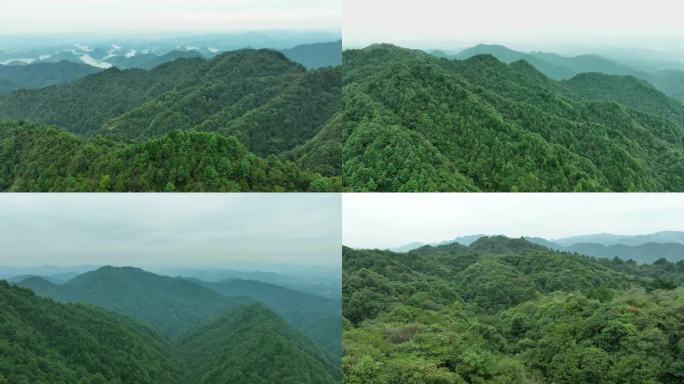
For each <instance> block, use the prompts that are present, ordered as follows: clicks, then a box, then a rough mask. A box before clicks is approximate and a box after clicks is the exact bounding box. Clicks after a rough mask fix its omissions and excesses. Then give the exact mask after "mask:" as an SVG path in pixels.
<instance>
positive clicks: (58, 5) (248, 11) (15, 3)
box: [0, 0, 342, 34]
mask: <svg viewBox="0 0 684 384" xmlns="http://www.w3.org/2000/svg"><path fill="white" fill-rule="evenodd" d="M0 6H1V8H2V12H0V34H15V33H19V34H25V33H46V32H48V33H64V32H88V31H90V32H98V33H102V32H106V31H110V32H117V31H118V32H121V31H123V32H130V31H154V32H159V31H173V32H175V31H201V32H205V31H224V30H227V31H234V30H264V29H294V30H335V31H337V30H339V29H340V23H341V17H342V15H341V13H342V0H191V1H189V0H3V1H2V3H1V5H0Z"/></svg>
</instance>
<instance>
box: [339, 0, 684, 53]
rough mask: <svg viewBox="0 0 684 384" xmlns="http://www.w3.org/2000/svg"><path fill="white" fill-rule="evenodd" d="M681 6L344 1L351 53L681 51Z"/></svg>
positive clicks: (668, 2) (587, 1)
mask: <svg viewBox="0 0 684 384" xmlns="http://www.w3.org/2000/svg"><path fill="white" fill-rule="evenodd" d="M683 14H684V3H682V2H681V1H679V0H650V1H641V0H599V1H597V0H574V1H567V0H563V1H560V0H516V1H503V0H477V1H465V0H460V1H453V0H421V1H394V0H372V1H367V0H345V1H344V15H343V25H344V32H343V36H344V44H345V46H346V47H359V46H366V45H368V44H371V43H377V42H388V43H395V44H399V45H403V46H407V47H413V48H425V47H430V48H445V49H450V48H451V49H453V48H463V47H467V46H470V45H473V44H477V43H489V44H495V43H498V44H507V45H512V46H513V47H514V48H517V49H535V48H536V49H549V48H557V47H558V46H559V45H566V44H569V45H578V44H579V45H581V44H585V45H596V44H601V45H609V46H613V47H617V46H621V47H622V46H624V47H626V46H632V47H633V46H637V47H641V48H656V49H662V48H668V47H680V46H681V43H682V41H684V23H682V15H683Z"/></svg>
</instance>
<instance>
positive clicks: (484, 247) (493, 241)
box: [469, 235, 545, 252]
mask: <svg viewBox="0 0 684 384" xmlns="http://www.w3.org/2000/svg"><path fill="white" fill-rule="evenodd" d="M469 248H470V250H475V251H488V252H508V251H525V250H533V249H545V248H544V247H542V246H540V245H537V244H533V243H531V242H529V241H527V240H526V239H525V238H523V237H521V238H519V239H513V238H509V237H506V236H502V235H499V236H491V237H481V238H479V239H478V240H476V241H474V242H473V243H472V244H471V245H470V247H469Z"/></svg>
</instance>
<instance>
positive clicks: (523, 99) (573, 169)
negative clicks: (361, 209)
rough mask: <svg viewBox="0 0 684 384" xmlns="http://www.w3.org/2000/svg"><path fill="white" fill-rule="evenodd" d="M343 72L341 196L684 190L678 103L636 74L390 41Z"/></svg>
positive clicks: (354, 53)
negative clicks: (447, 55) (445, 53)
mask: <svg viewBox="0 0 684 384" xmlns="http://www.w3.org/2000/svg"><path fill="white" fill-rule="evenodd" d="M343 72H344V90H343V97H344V102H345V126H344V133H343V140H344V145H343V159H344V164H343V177H344V183H345V188H346V189H347V190H353V191H471V190H480V191H681V190H684V178H683V177H682V175H684V146H683V144H682V143H684V123H683V122H682V120H681V116H682V110H684V106H682V105H681V103H679V102H677V101H674V100H672V99H669V98H667V96H665V95H663V94H662V93H660V92H659V91H657V90H656V89H655V88H653V87H652V86H650V85H648V84H644V83H642V82H640V81H639V80H637V79H635V78H632V77H611V76H609V75H599V74H591V75H581V76H578V77H577V78H573V79H571V80H568V81H564V82H558V81H555V80H552V79H549V78H548V77H546V76H545V75H543V74H542V73H540V72H539V71H537V70H536V69H535V68H534V67H533V66H532V65H530V64H529V63H527V62H525V61H516V62H513V63H511V64H504V63H502V62H500V61H498V60H497V59H495V58H494V57H492V56H488V55H477V56H473V57H471V58H469V59H467V60H463V61H460V60H448V59H444V58H438V57H435V56H432V55H429V54H426V53H424V52H422V51H414V50H408V49H402V48H398V47H395V46H391V45H373V46H370V47H368V48H365V49H362V50H347V51H345V52H344V64H343ZM587 76H591V77H592V78H591V80H590V79H588V78H587Z"/></svg>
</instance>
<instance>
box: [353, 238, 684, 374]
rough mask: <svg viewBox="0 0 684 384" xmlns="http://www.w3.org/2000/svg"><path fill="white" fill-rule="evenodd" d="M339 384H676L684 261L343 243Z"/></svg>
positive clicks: (681, 350) (681, 370)
mask: <svg viewBox="0 0 684 384" xmlns="http://www.w3.org/2000/svg"><path fill="white" fill-rule="evenodd" d="M343 273H344V276H343V284H344V288H343V315H344V329H343V345H344V349H343V358H342V362H343V363H342V364H343V382H344V383H354V384H360V383H364V384H369V383H404V384H413V383H415V384H430V383H433V384H437V383H439V384H448V383H501V384H504V383H507V384H515V383H526V384H531V383H557V384H566V383H567V384H571V383H572V384H575V383H634V384H637V383H651V384H657V383H667V384H675V383H682V382H684V344H683V340H684V339H682V337H683V335H684V287H683V286H682V285H683V284H684V279H683V277H684V262H683V261H680V262H678V263H676V264H675V263H671V262H669V261H667V260H664V259H662V260H658V261H657V262H656V263H654V264H652V265H637V264H636V263H634V262H627V261H623V260H620V259H617V258H616V259H594V258H592V257H588V256H582V255H578V254H575V253H565V252H559V251H555V250H551V249H548V248H545V247H543V246H540V245H537V244H533V243H530V242H528V241H527V240H525V239H509V238H505V237H485V238H480V239H479V240H477V241H475V242H473V243H472V244H470V245H469V246H464V245H461V244H457V243H453V244H448V245H442V246H424V247H421V248H418V249H415V250H413V251H411V252H408V253H394V252H391V251H381V250H353V249H350V248H346V247H345V248H344V249H343Z"/></svg>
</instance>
